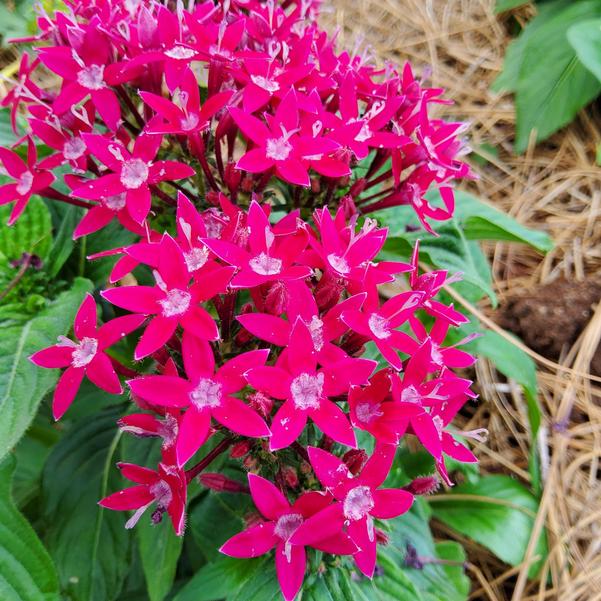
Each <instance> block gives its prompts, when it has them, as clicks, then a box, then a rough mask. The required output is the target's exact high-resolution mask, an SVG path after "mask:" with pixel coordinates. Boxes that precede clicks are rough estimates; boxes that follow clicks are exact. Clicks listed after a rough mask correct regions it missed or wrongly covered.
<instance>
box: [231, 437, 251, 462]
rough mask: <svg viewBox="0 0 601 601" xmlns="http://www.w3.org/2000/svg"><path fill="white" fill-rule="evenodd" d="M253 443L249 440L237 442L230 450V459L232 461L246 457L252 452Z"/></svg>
mask: <svg viewBox="0 0 601 601" xmlns="http://www.w3.org/2000/svg"><path fill="white" fill-rule="evenodd" d="M250 447H251V443H250V441H248V440H243V441H241V442H237V443H236V444H235V445H233V446H232V448H231V449H230V457H231V458H232V459H240V458H241V457H244V455H246V454H247V453H248V451H250Z"/></svg>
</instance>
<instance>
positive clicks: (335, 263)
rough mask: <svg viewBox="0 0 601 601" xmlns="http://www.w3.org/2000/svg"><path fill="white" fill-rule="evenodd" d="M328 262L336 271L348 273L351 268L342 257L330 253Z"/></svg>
mask: <svg viewBox="0 0 601 601" xmlns="http://www.w3.org/2000/svg"><path fill="white" fill-rule="evenodd" d="M328 263H329V264H330V265H331V266H332V267H333V268H334V269H335V270H336V271H337V272H338V273H342V274H346V273H348V272H349V271H350V270H351V268H350V266H349V264H348V263H347V261H346V259H345V258H344V257H341V256H339V255H335V254H331V255H328Z"/></svg>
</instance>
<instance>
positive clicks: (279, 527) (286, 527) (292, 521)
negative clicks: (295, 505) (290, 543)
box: [274, 513, 304, 541]
mask: <svg viewBox="0 0 601 601" xmlns="http://www.w3.org/2000/svg"><path fill="white" fill-rule="evenodd" d="M303 521H304V519H303V516H302V515H301V514H300V513H288V514H286V515H283V516H281V517H280V518H279V519H278V521H277V522H276V524H275V529H274V531H275V535H276V536H279V537H280V538H281V539H282V540H283V541H287V540H288V539H289V538H290V537H291V536H292V535H293V534H294V533H295V532H296V530H297V529H298V528H299V526H300V525H301V524H302V523H303Z"/></svg>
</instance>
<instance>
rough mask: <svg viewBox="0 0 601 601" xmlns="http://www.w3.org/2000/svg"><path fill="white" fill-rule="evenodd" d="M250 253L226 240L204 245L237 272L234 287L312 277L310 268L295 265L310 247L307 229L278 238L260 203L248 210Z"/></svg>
mask: <svg viewBox="0 0 601 601" xmlns="http://www.w3.org/2000/svg"><path fill="white" fill-rule="evenodd" d="M247 228H248V250H245V249H244V248H241V247H240V246H239V245H237V244H235V243H233V242H229V241H227V240H218V239H215V238H207V239H205V240H203V242H204V244H206V246H207V247H208V248H209V249H210V250H211V251H212V252H213V253H215V254H216V255H217V256H218V257H219V258H220V259H221V260H222V261H224V262H226V263H229V264H230V265H233V266H234V267H236V268H237V269H238V271H237V273H236V275H235V276H234V278H233V279H232V282H231V286H232V288H254V287H255V286H260V285H261V284H265V283H267V282H273V281H277V280H280V281H281V280H284V281H286V280H299V279H303V278H307V277H309V276H310V275H311V269H310V268H309V267H306V266H303V265H294V263H295V262H296V261H297V259H298V257H299V255H300V254H301V253H302V251H303V250H304V249H305V247H306V246H307V240H308V235H307V232H306V230H305V229H303V228H299V229H298V230H296V231H294V232H291V233H287V234H282V235H278V234H277V233H276V232H275V231H274V229H273V228H272V226H271V225H270V223H269V220H268V218H267V215H266V214H265V212H264V211H263V209H262V208H261V207H260V205H259V203H257V202H256V201H253V202H252V203H251V205H250V207H249V209H248V219H247Z"/></svg>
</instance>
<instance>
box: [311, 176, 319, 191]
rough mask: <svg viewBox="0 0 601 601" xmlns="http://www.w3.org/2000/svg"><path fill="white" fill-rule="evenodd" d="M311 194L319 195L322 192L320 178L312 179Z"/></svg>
mask: <svg viewBox="0 0 601 601" xmlns="http://www.w3.org/2000/svg"><path fill="white" fill-rule="evenodd" d="M311 192H313V194H319V193H320V192H321V183H320V181H319V178H318V177H312V178H311Z"/></svg>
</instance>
